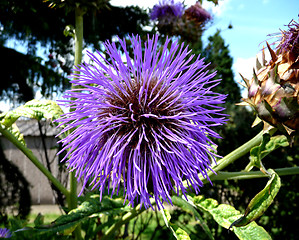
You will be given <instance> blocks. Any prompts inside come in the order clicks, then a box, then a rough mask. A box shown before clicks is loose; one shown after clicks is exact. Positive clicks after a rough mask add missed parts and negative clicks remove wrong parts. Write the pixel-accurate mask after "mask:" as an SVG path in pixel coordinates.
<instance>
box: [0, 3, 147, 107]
mask: <svg viewBox="0 0 299 240" xmlns="http://www.w3.org/2000/svg"><path fill="white" fill-rule="evenodd" d="M64 4H69V6H71V5H72V4H74V3H73V1H71V0H70V1H64ZM81 4H83V5H84V7H86V9H85V10H86V13H85V15H84V40H85V45H86V46H91V47H94V48H97V49H98V50H101V43H102V42H103V41H105V40H107V39H110V40H111V39H112V37H113V36H116V35H118V36H119V37H121V38H122V37H124V36H126V35H128V34H132V33H135V34H137V33H139V34H141V35H143V34H144V31H143V30H142V26H144V25H147V24H148V22H149V18H148V15H147V13H146V12H145V10H143V9H141V8H139V7H133V6H131V7H125V8H121V7H115V6H112V5H110V3H109V1H107V0H99V1H95V2H91V1H85V0H83V1H81ZM74 21H75V19H74V12H73V9H72V8H71V7H68V8H59V6H57V7H56V8H50V7H49V3H47V2H46V3H45V2H43V1H30V0H25V1H23V0H14V1H1V3H0V26H1V29H2V30H1V34H0V54H1V55H2V56H6V58H2V60H1V72H2V78H1V79H2V83H1V87H0V95H1V97H2V99H3V98H6V99H11V98H12V97H14V100H17V101H19V102H25V101H28V100H31V99H32V98H33V97H34V92H35V91H36V88H38V89H39V90H40V91H41V93H42V95H44V96H45V97H49V96H51V94H52V93H53V92H60V91H64V90H65V89H66V88H69V87H70V85H69V83H68V81H67V79H66V77H67V75H68V74H69V73H70V69H71V68H72V66H73V45H72V40H71V38H70V37H66V36H65V35H64V33H67V31H65V29H66V26H68V29H69V31H68V33H69V35H72V31H73V27H72V26H73V25H74ZM11 39H16V40H19V41H22V42H23V43H24V46H25V47H26V50H27V53H26V54H22V53H19V52H17V51H15V50H13V49H9V48H6V47H4V46H5V43H6V42H7V41H10V40H11ZM38 45H41V46H42V47H43V48H44V49H45V53H46V55H48V58H47V59H45V58H41V57H40V56H38V52H37V49H38V48H37V46H38Z"/></svg>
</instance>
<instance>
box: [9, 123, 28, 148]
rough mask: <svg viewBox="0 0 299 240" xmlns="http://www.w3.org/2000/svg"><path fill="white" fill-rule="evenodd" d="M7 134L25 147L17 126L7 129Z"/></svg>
mask: <svg viewBox="0 0 299 240" xmlns="http://www.w3.org/2000/svg"><path fill="white" fill-rule="evenodd" d="M7 130H8V131H9V132H11V133H12V134H13V135H14V136H15V137H16V139H18V141H19V142H21V143H22V144H23V145H24V146H26V142H25V139H24V136H23V134H22V133H21V132H20V129H19V128H18V126H17V124H15V123H14V124H12V125H11V126H10V127H8V128H7Z"/></svg>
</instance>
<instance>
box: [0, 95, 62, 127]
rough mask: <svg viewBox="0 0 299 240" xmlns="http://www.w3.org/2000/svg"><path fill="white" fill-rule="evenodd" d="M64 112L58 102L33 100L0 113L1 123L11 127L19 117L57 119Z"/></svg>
mask: <svg viewBox="0 0 299 240" xmlns="http://www.w3.org/2000/svg"><path fill="white" fill-rule="evenodd" d="M61 114H63V111H62V110H61V108H60V107H59V106H58V105H57V103H56V102H54V101H51V100H35V99H34V100H31V101H29V102H27V103H26V104H24V105H22V106H20V107H18V108H16V109H14V110H12V111H9V112H7V113H3V114H1V115H0V123H1V124H2V125H4V126H5V127H6V128H8V127H10V126H11V125H12V124H13V123H14V122H15V121H16V120H17V119H18V118H19V117H27V118H33V119H36V120H41V119H51V120H55V119H57V118H59V117H60V115H61Z"/></svg>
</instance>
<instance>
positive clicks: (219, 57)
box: [202, 30, 241, 103]
mask: <svg viewBox="0 0 299 240" xmlns="http://www.w3.org/2000/svg"><path fill="white" fill-rule="evenodd" d="M208 40H209V43H208V45H207V47H206V48H204V50H203V52H202V55H203V56H204V57H205V58H206V62H210V63H211V65H210V66H209V68H211V69H215V70H216V71H217V75H216V77H217V78H221V79H222V81H221V83H220V84H219V85H218V86H217V87H216V90H215V91H216V92H219V93H225V94H228V96H227V99H226V103H237V102H239V101H240V100H241V93H240V87H239V85H238V84H237V83H236V82H235V81H234V74H233V71H232V65H233V59H232V57H231V56H230V54H229V49H228V45H225V42H224V39H223V38H222V37H221V35H220V30H218V31H217V32H216V33H215V34H214V35H213V36H210V37H209V38H208Z"/></svg>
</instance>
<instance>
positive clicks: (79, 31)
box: [68, 7, 85, 240]
mask: <svg viewBox="0 0 299 240" xmlns="http://www.w3.org/2000/svg"><path fill="white" fill-rule="evenodd" d="M84 13H85V12H84V10H83V9H82V8H80V7H76V9H75V62H74V65H75V66H76V67H79V65H80V64H81V61H82V51H83V15H84ZM75 73H76V74H80V72H79V71H76V72H75ZM75 88H77V87H76V86H74V85H72V89H75ZM70 111H73V109H70ZM75 175H76V172H75V171H73V172H70V175H69V177H70V198H69V201H68V207H69V210H71V209H74V208H76V207H77V205H78V199H77V179H76V177H75ZM74 236H75V238H76V240H80V239H82V236H81V227H80V226H78V227H77V228H76V229H75V231H74Z"/></svg>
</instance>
